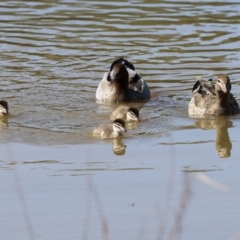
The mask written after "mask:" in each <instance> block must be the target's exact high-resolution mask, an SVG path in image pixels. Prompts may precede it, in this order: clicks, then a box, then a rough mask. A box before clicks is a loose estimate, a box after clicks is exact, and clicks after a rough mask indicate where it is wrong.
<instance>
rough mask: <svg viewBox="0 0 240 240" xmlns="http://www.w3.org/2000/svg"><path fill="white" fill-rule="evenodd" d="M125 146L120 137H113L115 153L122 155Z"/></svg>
mask: <svg viewBox="0 0 240 240" xmlns="http://www.w3.org/2000/svg"><path fill="white" fill-rule="evenodd" d="M126 148H127V146H126V145H124V144H123V142H122V138H114V139H113V152H114V153H115V154H116V155H124V154H125V149H126Z"/></svg>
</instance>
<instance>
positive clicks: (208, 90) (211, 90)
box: [192, 76, 216, 96]
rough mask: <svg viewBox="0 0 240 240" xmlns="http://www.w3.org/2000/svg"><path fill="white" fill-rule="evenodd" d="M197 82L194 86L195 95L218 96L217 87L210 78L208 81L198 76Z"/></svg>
mask: <svg viewBox="0 0 240 240" xmlns="http://www.w3.org/2000/svg"><path fill="white" fill-rule="evenodd" d="M196 78H197V80H198V81H197V82H196V83H195V84H194V86H193V89H192V92H193V94H194V93H196V92H198V93H199V94H200V95H202V96H205V95H216V92H215V85H214V84H213V83H212V79H211V78H210V79H209V80H208V81H206V80H204V79H203V78H201V77H199V76H196Z"/></svg>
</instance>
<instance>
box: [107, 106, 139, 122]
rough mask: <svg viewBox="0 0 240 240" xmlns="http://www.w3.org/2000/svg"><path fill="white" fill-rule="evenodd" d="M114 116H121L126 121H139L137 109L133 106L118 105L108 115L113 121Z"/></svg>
mask: <svg viewBox="0 0 240 240" xmlns="http://www.w3.org/2000/svg"><path fill="white" fill-rule="evenodd" d="M116 118H121V119H123V120H124V121H127V122H140V120H139V110H138V109H137V108H134V107H128V106H119V107H118V108H117V109H116V110H115V111H113V113H112V114H111V116H110V120H111V121H114V119H116Z"/></svg>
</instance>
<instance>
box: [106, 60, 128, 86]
mask: <svg viewBox="0 0 240 240" xmlns="http://www.w3.org/2000/svg"><path fill="white" fill-rule="evenodd" d="M107 80H108V81H109V82H111V83H113V84H114V85H115V86H116V87H117V88H119V89H118V90H122V89H124V90H127V89H128V71H127V69H126V67H125V65H123V64H122V63H116V64H114V65H113V66H112V70H111V72H110V73H109V74H108V76H107Z"/></svg>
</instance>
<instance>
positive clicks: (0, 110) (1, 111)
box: [0, 100, 9, 116]
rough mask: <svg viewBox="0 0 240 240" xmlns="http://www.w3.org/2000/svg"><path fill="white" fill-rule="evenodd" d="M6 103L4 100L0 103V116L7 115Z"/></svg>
mask: <svg viewBox="0 0 240 240" xmlns="http://www.w3.org/2000/svg"><path fill="white" fill-rule="evenodd" d="M8 114H9V112H8V103H7V101H5V100H1V101H0V116H3V115H8Z"/></svg>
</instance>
